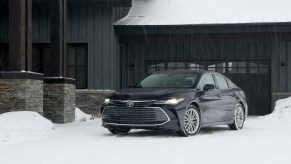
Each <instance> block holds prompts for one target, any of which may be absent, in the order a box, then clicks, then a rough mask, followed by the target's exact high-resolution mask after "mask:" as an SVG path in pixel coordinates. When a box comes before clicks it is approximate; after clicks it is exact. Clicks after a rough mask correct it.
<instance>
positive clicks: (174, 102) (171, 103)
mask: <svg viewBox="0 0 291 164" xmlns="http://www.w3.org/2000/svg"><path fill="white" fill-rule="evenodd" d="M182 101H184V98H178V99H176V98H173V99H169V100H159V101H156V102H155V104H170V105H177V104H179V103H180V102H182Z"/></svg>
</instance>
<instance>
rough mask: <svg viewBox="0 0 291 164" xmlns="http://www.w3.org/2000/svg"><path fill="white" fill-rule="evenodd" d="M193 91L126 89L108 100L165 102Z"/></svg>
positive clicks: (115, 93) (117, 92)
mask: <svg viewBox="0 0 291 164" xmlns="http://www.w3.org/2000/svg"><path fill="white" fill-rule="evenodd" d="M195 91H196V89H193V88H190V89H189V88H186V89H183V88H182V89H181V88H178V89H176V88H162V89H159V88H126V89H121V90H118V91H116V92H114V93H113V94H112V95H111V96H110V97H109V98H110V99H112V100H167V99H170V98H177V97H180V96H181V94H185V93H189V92H195Z"/></svg>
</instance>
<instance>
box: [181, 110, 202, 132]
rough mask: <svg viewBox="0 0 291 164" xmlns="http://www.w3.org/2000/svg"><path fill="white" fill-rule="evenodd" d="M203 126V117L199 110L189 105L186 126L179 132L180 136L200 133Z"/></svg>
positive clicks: (185, 120) (185, 119)
mask: <svg viewBox="0 0 291 164" xmlns="http://www.w3.org/2000/svg"><path fill="white" fill-rule="evenodd" d="M200 127H201V117H200V114H199V110H198V108H197V107H195V106H192V105H191V106H189V107H188V109H187V111H186V114H185V118H184V127H183V129H182V130H181V131H179V132H178V134H179V135H180V136H184V137H187V136H189V135H196V134H198V133H199V131H200Z"/></svg>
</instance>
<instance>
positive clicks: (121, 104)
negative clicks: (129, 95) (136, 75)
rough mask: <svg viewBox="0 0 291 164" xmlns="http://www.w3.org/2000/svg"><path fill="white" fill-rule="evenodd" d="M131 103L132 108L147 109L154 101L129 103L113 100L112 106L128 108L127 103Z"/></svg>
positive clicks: (127, 101)
mask: <svg viewBox="0 0 291 164" xmlns="http://www.w3.org/2000/svg"><path fill="white" fill-rule="evenodd" d="M129 102H130V103H132V105H133V106H132V107H147V106H150V105H152V104H153V103H154V102H155V100H146V101H130V100H124V101H123V100H113V101H112V103H113V106H117V107H128V103H129Z"/></svg>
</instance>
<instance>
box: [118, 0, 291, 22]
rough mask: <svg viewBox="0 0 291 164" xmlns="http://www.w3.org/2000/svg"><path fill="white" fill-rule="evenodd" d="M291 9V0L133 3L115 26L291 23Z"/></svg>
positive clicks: (138, 0)
mask: <svg viewBox="0 0 291 164" xmlns="http://www.w3.org/2000/svg"><path fill="white" fill-rule="evenodd" d="M290 6H291V0H133V4H132V8H131V9H130V11H129V14H128V15H127V16H126V17H125V18H123V19H121V20H119V21H117V22H116V23H115V25H181V24H238V23H274V22H290V21H291V10H290Z"/></svg>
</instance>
